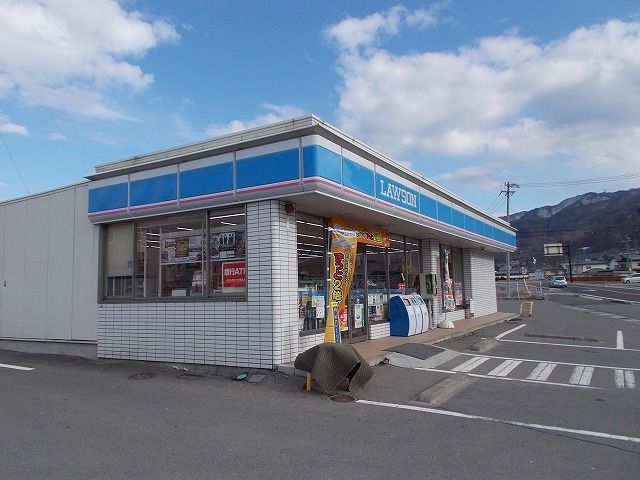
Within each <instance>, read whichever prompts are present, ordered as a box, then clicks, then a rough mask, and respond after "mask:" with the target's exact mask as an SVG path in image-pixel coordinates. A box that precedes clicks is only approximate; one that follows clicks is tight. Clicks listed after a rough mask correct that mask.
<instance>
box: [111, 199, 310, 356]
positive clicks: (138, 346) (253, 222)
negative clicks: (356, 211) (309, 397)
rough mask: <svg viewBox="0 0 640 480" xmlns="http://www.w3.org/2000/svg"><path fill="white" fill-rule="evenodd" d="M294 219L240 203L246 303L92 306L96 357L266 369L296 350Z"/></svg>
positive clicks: (275, 204) (278, 210)
mask: <svg viewBox="0 0 640 480" xmlns="http://www.w3.org/2000/svg"><path fill="white" fill-rule="evenodd" d="M297 261H298V260H297V255H296V222H295V215H293V214H292V215H288V214H287V213H286V212H285V209H284V202H280V201H276V200H268V201H261V202H255V203H250V204H248V205H247V287H248V297H247V300H246V301H215V302H185V303H183V302H180V303H177V302H176V303H130V304H106V303H105V304H99V305H98V357H101V358H125V359H135V360H151V361H167V362H179V363H199V364H215V365H235V366H243V367H254V368H274V367H275V366H276V365H278V364H280V363H287V362H290V361H292V360H293V359H294V358H295V356H296V355H297V354H298V351H299V344H298V338H299V337H298V312H297V298H296V294H297V285H298V265H297Z"/></svg>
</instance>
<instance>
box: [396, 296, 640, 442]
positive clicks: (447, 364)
mask: <svg viewBox="0 0 640 480" xmlns="http://www.w3.org/2000/svg"><path fill="white" fill-rule="evenodd" d="M592 302H593V301H592ZM582 305H585V304H584V303H582ZM518 306H519V302H515V301H511V302H506V303H505V302H502V304H501V306H500V308H501V310H503V311H509V310H510V309H511V311H514V310H515V309H517V308H518ZM567 306H568V305H567V304H565V303H564V302H563V303H558V302H554V301H548V300H547V301H539V302H536V303H535V307H534V315H533V316H532V317H522V318H519V319H516V320H515V321H511V322H506V323H503V324H500V325H494V326H491V327H487V328H484V329H482V330H479V331H477V332H474V334H472V335H468V336H466V337H462V338H458V339H453V340H450V341H447V342H443V343H440V344H438V346H440V347H443V348H447V349H449V350H451V351H454V352H457V353H458V355H457V356H456V357H455V358H452V359H451V358H449V359H447V360H446V361H444V362H442V363H440V364H438V365H431V366H430V368H427V369H423V370H421V371H423V372H424V374H425V375H426V376H430V375H436V374H437V375H439V376H442V375H453V374H456V373H460V372H462V373H466V374H467V375H469V376H470V377H472V378H473V383H472V384H471V386H469V387H467V388H466V389H465V390H463V391H462V392H460V393H458V394H457V395H456V396H454V397H453V398H452V399H450V400H449V401H447V402H446V403H445V404H444V405H443V407H444V408H447V409H452V410H455V411H459V412H466V413H471V412H473V413H474V414H482V415H486V416H490V417H494V416H499V417H501V418H504V417H517V418H521V419H523V421H526V422H537V423H547V424H549V423H550V424H557V425H572V426H575V427H576V428H585V429H595V430H598V429H599V430H602V431H615V432H619V433H624V434H628V435H636V436H638V435H639V434H640V407H639V405H640V403H639V400H640V387H639V386H638V383H639V382H640V329H639V328H638V326H637V325H636V324H633V323H629V322H626V321H625V318H627V317H626V316H623V315H617V314H616V316H612V315H606V316H602V315H598V314H594V313H593V312H592V311H590V310H589V309H588V308H587V307H590V304H587V305H586V306H585V307H584V308H583V307H580V308H578V309H574V308H567ZM626 313H631V314H635V312H626ZM483 338H497V339H498V342H497V346H496V347H495V348H493V349H491V350H490V351H488V352H485V353H483V354H479V353H477V352H473V351H471V350H470V349H469V347H470V346H471V345H473V344H474V343H477V342H479V341H480V340H481V339H483ZM400 363H402V362H400Z"/></svg>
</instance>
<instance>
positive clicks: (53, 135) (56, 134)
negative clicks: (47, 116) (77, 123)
mask: <svg viewBox="0 0 640 480" xmlns="http://www.w3.org/2000/svg"><path fill="white" fill-rule="evenodd" d="M47 138H48V139H49V140H53V141H56V142H59V141H65V140H66V139H67V137H65V136H64V135H63V134H61V133H59V132H51V133H49V134H48V135H47Z"/></svg>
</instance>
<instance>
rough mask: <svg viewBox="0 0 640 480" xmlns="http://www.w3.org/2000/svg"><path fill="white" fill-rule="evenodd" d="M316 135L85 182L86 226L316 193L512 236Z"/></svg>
mask: <svg viewBox="0 0 640 480" xmlns="http://www.w3.org/2000/svg"><path fill="white" fill-rule="evenodd" d="M380 163H382V164H384V163H385V160H384V159H380V161H379V162H378V163H375V164H374V163H373V162H372V161H370V160H367V159H365V158H363V157H360V156H359V155H356V154H355V153H353V152H352V151H350V150H348V149H347V148H343V147H341V146H339V145H337V144H335V143H333V142H331V141H329V140H327V139H326V138H324V137H322V136H320V135H309V136H303V137H300V138H294V139H290V140H285V141H281V142H274V143H271V144H268V145H263V146H259V147H252V148H246V149H242V150H238V151H236V152H230V153H224V154H221V155H214V156H210V157H207V158H202V159H198V160H190V161H185V162H179V163H177V164H176V165H171V166H165V167H157V168H148V169H146V170H143V171H139V172H135V173H130V174H120V175H118V172H117V171H115V172H113V176H110V177H109V178H103V179H100V180H94V181H92V182H91V183H90V184H89V205H88V216H89V219H90V220H91V221H92V222H94V223H102V222H110V221H114V220H120V219H125V218H137V217H143V216H148V215H155V214H158V213H170V212H176V211H181V210H191V209H195V208H207V207H215V206H218V205H229V204H233V203H239V202H245V201H253V200H258V199H263V198H277V197H278V196H284V195H291V194H300V193H305V192H324V193H328V194H330V195H332V196H335V197H337V198H345V199H348V200H349V201H351V202H354V203H358V204H361V205H363V206H366V207H369V208H380V209H381V210H387V211H392V212H393V215H395V216H397V217H399V218H406V219H408V220H411V221H414V222H415V221H417V222H419V223H422V224H424V225H426V226H428V227H430V228H435V229H438V230H441V231H444V232H448V233H452V234H455V235H458V236H462V237H466V238H469V239H472V240H479V241H483V242H487V243H489V244H493V245H496V246H498V247H500V248H504V249H509V250H512V249H513V248H514V247H515V244H516V237H515V233H514V232H512V231H510V230H509V229H508V228H506V227H504V226H503V225H502V224H500V223H499V222H498V221H495V220H493V219H491V218H490V217H485V216H482V215H479V214H477V213H475V212H472V211H471V209H468V208H465V206H464V204H463V203H454V202H453V201H450V200H448V199H446V198H444V197H442V196H440V195H439V194H438V192H437V190H435V189H426V188H424V187H421V186H419V185H417V184H416V183H414V182H413V181H411V180H409V179H407V178H403V177H401V176H400V175H399V174H395V173H392V172H390V171H389V170H387V169H385V168H383V167H382V166H381V165H380Z"/></svg>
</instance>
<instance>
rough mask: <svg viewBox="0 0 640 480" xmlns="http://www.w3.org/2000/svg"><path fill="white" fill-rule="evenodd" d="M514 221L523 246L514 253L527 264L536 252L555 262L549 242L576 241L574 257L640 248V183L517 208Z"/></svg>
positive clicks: (611, 254)
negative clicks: (547, 250)
mask: <svg viewBox="0 0 640 480" xmlns="http://www.w3.org/2000/svg"><path fill="white" fill-rule="evenodd" d="M502 218H503V219H506V218H505V217H502ZM510 221H511V225H512V226H513V227H515V228H517V229H518V233H517V235H518V251H517V252H515V253H514V254H513V255H512V257H511V258H512V260H518V261H520V263H521V264H522V265H531V260H532V258H533V257H535V258H536V259H537V260H538V262H540V261H541V260H542V262H543V263H549V262H548V261H547V262H545V260H550V259H549V258H547V259H545V257H544V254H543V245H544V244H545V243H564V244H568V245H570V248H571V254H572V257H573V259H574V261H581V260H584V259H595V258H604V259H608V258H611V257H614V256H618V255H619V254H620V253H624V252H627V248H629V250H630V251H631V252H636V251H637V250H638V247H639V246H640V188H634V189H631V190H621V191H618V192H603V193H593V192H590V193H585V194H582V195H578V196H575V197H571V198H567V199H566V200H563V201H562V202H560V203H558V204H557V205H553V206H546V207H539V208H534V209H533V210H528V211H523V212H518V213H514V214H512V215H511V216H510ZM541 265H542V263H538V266H541Z"/></svg>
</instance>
